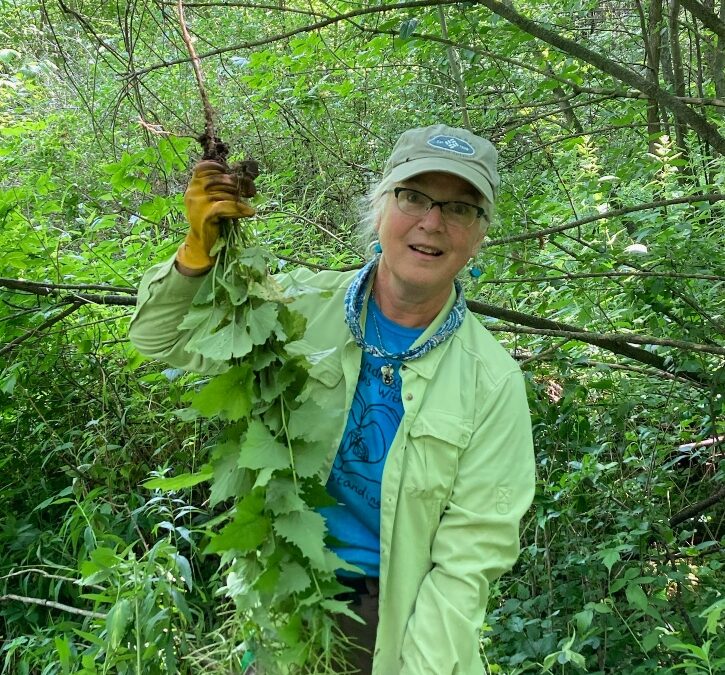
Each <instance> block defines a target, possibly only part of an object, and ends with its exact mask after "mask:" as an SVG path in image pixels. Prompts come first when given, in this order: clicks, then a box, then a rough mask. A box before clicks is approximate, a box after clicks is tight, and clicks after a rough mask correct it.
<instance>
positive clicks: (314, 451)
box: [294, 441, 330, 478]
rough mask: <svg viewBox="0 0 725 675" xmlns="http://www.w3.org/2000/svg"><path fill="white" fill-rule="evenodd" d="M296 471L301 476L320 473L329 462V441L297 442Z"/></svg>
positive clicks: (308, 476)
mask: <svg viewBox="0 0 725 675" xmlns="http://www.w3.org/2000/svg"><path fill="white" fill-rule="evenodd" d="M294 447H295V471H296V472H297V475H298V476H299V477H300V478H311V477H312V476H316V475H318V474H319V473H320V472H321V471H322V469H323V468H324V467H325V466H326V464H327V462H328V456H329V455H330V445H329V441H328V442H327V443H303V442H302V441H298V442H297V443H295V446H294Z"/></svg>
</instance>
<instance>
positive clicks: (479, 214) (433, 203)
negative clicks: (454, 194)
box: [390, 185, 488, 229]
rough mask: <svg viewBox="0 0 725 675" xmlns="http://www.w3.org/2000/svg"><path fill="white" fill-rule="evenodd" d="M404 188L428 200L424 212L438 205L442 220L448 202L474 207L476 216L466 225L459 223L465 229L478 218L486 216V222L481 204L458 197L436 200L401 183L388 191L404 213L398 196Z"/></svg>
mask: <svg viewBox="0 0 725 675" xmlns="http://www.w3.org/2000/svg"><path fill="white" fill-rule="evenodd" d="M404 190H405V191H406V192H414V193H415V194H417V195H420V196H421V197H424V198H425V199H427V200H428V201H429V202H430V206H429V207H428V209H427V210H426V212H425V213H426V214H427V213H428V212H429V211H430V210H431V209H432V208H433V207H434V206H439V207H440V209H441V215H442V216H443V219H444V220H445V216H444V214H443V207H445V206H447V205H448V204H463V205H464V206H470V207H471V208H472V209H476V217H475V218H474V219H473V220H472V221H471V222H470V223H469V224H468V225H461V226H460V227H465V228H466V229H468V228H470V227H471V226H472V225H473V223H475V222H476V221H477V220H479V219H480V218H484V217H485V218H486V222H488V217H487V216H486V209H484V208H483V207H482V206H477V205H476V204H469V203H468V202H462V201H461V200H460V199H450V200H448V201H446V202H438V201H436V200H435V199H433V198H432V197H430V196H428V195H427V194H426V193H425V192H421V191H420V190H415V189H413V188H409V187H404V186H402V185H401V186H398V187H396V188H393V189H392V190H390V192H392V193H393V194H394V195H395V203H396V204H397V205H398V208H399V209H400V210H401V211H403V213H405V210H404V209H403V208H402V207H401V206H400V202H399V201H398V197H399V195H400V193H401V192H403V191H404ZM408 215H412V214H408ZM422 215H424V214H422ZM445 222H446V223H447V222H448V221H447V220H445Z"/></svg>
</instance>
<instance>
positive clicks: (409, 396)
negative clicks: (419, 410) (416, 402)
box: [405, 394, 413, 401]
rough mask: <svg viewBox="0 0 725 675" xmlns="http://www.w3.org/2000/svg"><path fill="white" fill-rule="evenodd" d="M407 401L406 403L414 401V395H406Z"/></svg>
mask: <svg viewBox="0 0 725 675" xmlns="http://www.w3.org/2000/svg"><path fill="white" fill-rule="evenodd" d="M405 400H406V401H412V400H413V394H406V395H405Z"/></svg>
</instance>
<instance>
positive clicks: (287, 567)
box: [276, 562, 312, 597]
mask: <svg viewBox="0 0 725 675" xmlns="http://www.w3.org/2000/svg"><path fill="white" fill-rule="evenodd" d="M280 568H281V573H280V575H279V580H278V581H277V589H276V590H277V595H278V596H280V597H285V596H288V595H292V594H293V593H301V592H302V591H304V590H306V589H307V588H308V587H309V586H310V584H311V583H312V580H311V579H310V575H309V574H307V571H306V570H305V568H304V567H302V565H300V564H299V563H296V562H285V563H282V565H281V566H280Z"/></svg>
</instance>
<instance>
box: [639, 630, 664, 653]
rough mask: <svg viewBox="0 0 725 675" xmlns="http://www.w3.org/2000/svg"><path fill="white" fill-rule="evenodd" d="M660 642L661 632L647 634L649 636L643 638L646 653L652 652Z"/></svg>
mask: <svg viewBox="0 0 725 675" xmlns="http://www.w3.org/2000/svg"><path fill="white" fill-rule="evenodd" d="M659 641H660V631H659V630H657V629H655V630H652V631H650V632H649V633H647V635H645V636H644V638H642V647H643V648H644V650H645V651H647V652H648V651H651V650H652V649H654V648H655V647H656V646H657V645H658V644H659Z"/></svg>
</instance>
